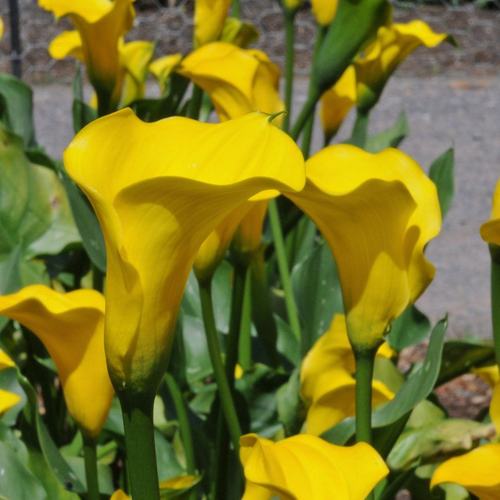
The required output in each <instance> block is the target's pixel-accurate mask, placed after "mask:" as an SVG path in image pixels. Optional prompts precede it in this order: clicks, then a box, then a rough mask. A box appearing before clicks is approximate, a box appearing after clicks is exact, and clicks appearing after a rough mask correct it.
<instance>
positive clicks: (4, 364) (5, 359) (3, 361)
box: [0, 349, 16, 371]
mask: <svg viewBox="0 0 500 500" xmlns="http://www.w3.org/2000/svg"><path fill="white" fill-rule="evenodd" d="M14 366H16V364H15V363H14V361H12V359H10V357H9V356H8V355H7V354H6V353H5V351H3V350H2V349H0V371H2V370H5V369H6V368H12V367H14Z"/></svg>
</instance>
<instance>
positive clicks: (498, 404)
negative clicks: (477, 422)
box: [490, 381, 500, 435]
mask: <svg viewBox="0 0 500 500" xmlns="http://www.w3.org/2000/svg"><path fill="white" fill-rule="evenodd" d="M490 418H491V421H492V422H493V425H494V426H495V429H496V433H497V435H500V381H497V383H496V384H495V387H494V389H493V396H492V398H491V402H490Z"/></svg>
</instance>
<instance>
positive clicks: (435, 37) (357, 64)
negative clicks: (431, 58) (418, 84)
mask: <svg viewBox="0 0 500 500" xmlns="http://www.w3.org/2000/svg"><path fill="white" fill-rule="evenodd" d="M445 40H450V41H451V40H452V39H451V38H450V36H449V35H447V34H446V33H442V34H441V33H434V31H432V29H431V28H430V26H429V25H428V24H427V23H425V22H423V21H418V20H417V21H412V22H410V23H408V24H391V25H390V26H388V27H385V26H382V27H381V28H379V31H378V36H377V39H376V40H375V41H374V42H373V43H372V44H371V45H370V46H369V47H368V48H367V49H366V50H365V55H364V56H363V57H360V58H358V59H356V60H355V61H354V68H355V69H356V79H357V82H358V107H359V108H360V109H363V110H369V109H370V108H372V107H373V106H374V105H375V104H376V103H377V101H378V99H379V97H380V95H381V94H382V91H383V90H384V86H385V84H386V83H387V81H388V80H389V78H390V76H391V75H392V73H393V72H394V71H395V70H396V68H397V67H398V66H399V64H400V63H401V62H403V61H404V60H405V59H406V58H407V57H408V56H409V55H410V54H411V53H412V52H413V51H414V50H415V49H417V48H418V47H420V46H422V45H424V46H426V47H428V48H434V47H436V46H437V45H439V44H440V43H442V42H443V41H445Z"/></svg>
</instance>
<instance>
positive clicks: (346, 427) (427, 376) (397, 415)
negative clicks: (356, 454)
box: [322, 319, 448, 445]
mask: <svg viewBox="0 0 500 500" xmlns="http://www.w3.org/2000/svg"><path fill="white" fill-rule="evenodd" d="M447 326H448V320H447V319H443V320H441V321H439V322H438V323H437V324H436V326H435V327H434V329H433V330H432V333H431V339H430V342H429V347H428V349H427V355H426V357H425V361H424V362H423V364H422V365H421V366H420V368H419V369H418V370H417V371H416V372H415V373H414V374H413V375H412V376H411V377H410V378H409V379H408V380H407V381H406V382H405V383H404V385H403V386H402V387H401V389H400V390H399V391H398V392H397V394H396V396H395V398H394V399H393V400H391V401H390V402H389V403H387V404H386V405H385V406H384V407H383V408H382V409H381V410H380V411H377V412H375V413H374V414H373V416H372V427H373V428H378V427H385V426H389V425H391V424H393V423H394V422H396V421H397V420H399V419H401V418H403V417H404V416H405V415H407V414H409V412H410V411H411V410H412V409H413V408H414V407H415V406H416V405H417V404H418V403H420V402H421V401H423V400H424V399H425V398H427V396H429V394H430V393H431V392H432V390H433V389H434V386H435V384H436V381H437V378H438V375H439V370H440V368H441V356H442V352H443V343H444V335H445V333H446V328H447ZM354 432H355V421H354V418H349V419H346V420H344V421H343V422H341V423H340V424H338V425H336V426H335V427H333V428H331V429H329V430H328V431H326V432H325V433H323V435H322V437H323V438H324V439H326V440H327V441H329V442H330V443H333V444H341V445H342V444H345V443H346V442H347V441H348V440H349V439H350V438H351V437H352V436H353V435H354Z"/></svg>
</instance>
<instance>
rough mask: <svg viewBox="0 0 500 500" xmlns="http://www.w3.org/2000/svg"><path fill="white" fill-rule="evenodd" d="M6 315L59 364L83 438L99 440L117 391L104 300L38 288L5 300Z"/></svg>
mask: <svg viewBox="0 0 500 500" xmlns="http://www.w3.org/2000/svg"><path fill="white" fill-rule="evenodd" d="M0 315H2V316H6V317H8V318H10V319H13V320H15V321H18V322H19V323H21V324H22V325H24V326H26V327H27V328H29V329H30V330H31V331H32V332H33V333H34V334H35V335H36V336H37V337H38V338H39V339H40V340H41V341H42V342H43V344H44V345H45V347H46V348H47V351H48V352H49V354H50V356H51V358H52V359H53V361H54V363H55V365H56V368H57V372H58V374H59V377H60V378H61V383H62V387H63V391H64V398H65V400H66V404H67V407H68V412H69V413H70V415H71V416H72V417H73V419H74V420H75V422H76V423H77V424H78V426H79V427H80V429H81V431H82V433H83V434H85V435H87V436H89V437H95V436H97V434H99V432H100V430H101V428H102V426H103V424H104V422H105V421H106V418H107V416H108V413H109V409H110V407H111V400H112V399H113V394H114V391H113V387H112V386H111V382H110V380H109V376H108V372H107V369H106V358H105V355H104V297H103V296H102V295H101V294H100V293H99V292H96V291H94V290H77V291H74V292H69V293H66V294H62V293H58V292H55V291H54V290H52V289H50V288H48V287H46V286H44V285H32V286H28V287H26V288H23V289H22V290H20V291H19V292H17V293H14V294H12V295H2V296H0Z"/></svg>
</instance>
